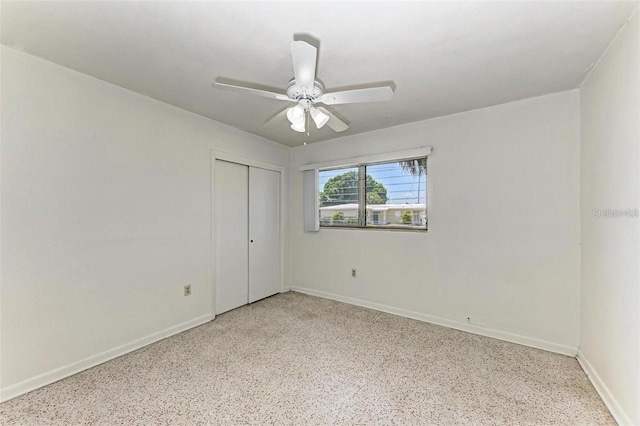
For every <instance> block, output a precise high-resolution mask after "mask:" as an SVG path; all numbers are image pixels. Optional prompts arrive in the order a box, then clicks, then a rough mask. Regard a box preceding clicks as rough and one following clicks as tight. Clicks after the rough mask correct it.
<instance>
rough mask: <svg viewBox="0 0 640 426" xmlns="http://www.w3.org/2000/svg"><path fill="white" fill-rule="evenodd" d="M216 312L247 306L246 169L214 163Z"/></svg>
mask: <svg viewBox="0 0 640 426" xmlns="http://www.w3.org/2000/svg"><path fill="white" fill-rule="evenodd" d="M214 173H215V175H214V184H215V200H214V210H215V223H214V226H215V228H214V230H215V244H216V247H215V249H216V259H215V305H216V306H215V311H216V314H221V313H223V312H226V311H229V310H231V309H234V308H237V307H239V306H243V305H246V304H247V303H249V246H248V239H249V167H248V166H244V165H240V164H235V163H229V162H227V161H221V160H216V162H215V166H214Z"/></svg>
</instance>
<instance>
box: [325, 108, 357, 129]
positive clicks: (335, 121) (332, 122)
mask: <svg viewBox="0 0 640 426" xmlns="http://www.w3.org/2000/svg"><path fill="white" fill-rule="evenodd" d="M318 109H319V110H320V111H322V112H324V113H325V114H327V115H328V116H329V121H327V126H329V127H330V128H332V129H333V130H334V131H335V132H338V133H340V132H344V131H345V130H347V129H348V128H349V125H348V124H347V123H345V122H344V121H342V120H340V119H339V118H338V117H336V116H335V115H334V114H333V113H332V112H330V111H329V110H328V109H326V108H323V107H318Z"/></svg>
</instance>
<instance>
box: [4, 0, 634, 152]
mask: <svg viewBox="0 0 640 426" xmlns="http://www.w3.org/2000/svg"><path fill="white" fill-rule="evenodd" d="M637 5H638V2H490V3H489V2H446V3H445V2H428V3H426V2H425V3H423V2H397V1H394V2H391V1H389V2H379V3H362V2H356V3H352V2H292V3H280V2H255V3H254V2H251V3H249V2H215V3H206V2H205V3H200V2H3V3H2V43H3V44H5V45H9V46H14V47H17V48H19V49H22V50H25V51H27V52H29V53H32V54H35V55H38V56H41V57H44V58H46V59H49V60H50V61H52V62H56V63H59V64H61V65H64V66H67V67H69V68H72V69H75V70H78V71H81V72H83V73H86V74H89V75H92V76H95V77H97V78H99V79H102V80H105V81H108V82H111V83H114V84H117V85H119V86H122V87H126V88H128V89H131V90H134V91H136V92H139V93H142V94H144V95H147V96H150V97H152V98H155V99H158V100H161V101H164V102H167V103H169V104H173V105H175V106H178V107H181V108H184V109H186V110H189V111H193V112H195V113H198V114H201V115H203V116H206V117H210V118H212V119H214V120H217V121H220V122H223V123H226V124H229V125H231V126H234V127H238V128H240V129H243V130H246V131H248V132H251V133H254V134H257V135H260V136H264V137H266V138H269V139H272V140H274V141H276V142H280V143H283V144H286V145H289V146H296V145H300V144H302V143H303V142H304V141H305V140H307V141H308V142H314V141H320V140H326V139H331V138H334V137H338V136H344V135H347V134H355V133H361V132H366V131H371V130H376V129H381V128H385V127H391V126H396V125H399V124H403V123H408V122H412V121H419V120H424V119H427V118H432V117H438V116H442V115H447V114H451V113H456V112H460V111H466V110H470V109H475V108H479V107H483V106H488V105H495V104H500V103H504V102H509V101H513V100H517V99H523V98H527V97H532V96H537V95H543V94H545V93H552V92H557V91H563V90H568V89H573V88H576V87H578V86H579V84H580V82H581V81H582V79H583V78H584V76H585V74H586V71H587V69H588V67H589V66H590V65H591V64H592V63H593V62H595V61H596V60H597V59H598V57H599V56H600V54H601V53H602V52H603V51H604V49H605V48H606V46H607V45H608V43H609V42H610V41H611V39H612V38H613V36H614V35H615V33H616V31H617V30H618V28H619V27H620V26H621V25H622V24H623V23H624V21H625V20H626V19H627V18H628V17H629V15H630V14H631V13H632V11H633V9H634V8H635V7H637ZM294 34H308V35H310V36H312V37H314V38H316V39H318V40H320V46H319V58H318V77H319V79H321V80H322V81H323V82H324V84H325V85H326V87H327V89H328V90H331V89H333V88H343V87H348V86H351V85H358V84H364V83H371V82H382V81H393V83H394V84H395V86H396V91H395V94H394V98H393V100H392V101H391V102H384V103H369V104H353V105H337V106H335V107H333V110H334V111H336V112H337V113H338V114H340V116H342V117H345V118H346V119H347V120H348V121H349V122H350V124H351V127H350V129H349V130H347V131H346V132H344V133H340V134H336V133H334V132H333V131H331V130H330V129H328V128H327V126H325V127H324V128H322V129H320V130H316V129H315V128H312V132H311V135H310V137H309V138H308V139H307V137H306V136H305V135H304V134H300V133H296V132H294V131H292V130H291V129H289V127H288V124H287V122H286V119H284V118H283V121H282V122H280V123H276V124H274V125H270V126H263V123H264V122H265V121H267V120H268V119H269V118H270V117H271V116H273V115H274V114H276V113H277V112H278V111H280V110H281V109H283V108H284V107H286V106H287V105H288V104H287V103H285V102H280V101H276V100H270V99H266V98H258V97H252V96H247V95H244V94H237V93H230V92H224V91H219V90H214V89H212V88H211V87H210V84H211V83H212V82H213V80H214V78H215V77H217V76H224V77H228V78H233V79H236V80H244V81H248V82H256V83H261V84H263V85H267V86H272V87H276V88H282V89H284V87H285V86H286V84H287V82H288V81H289V80H290V79H291V78H292V76H293V70H292V66H291V57H290V48H289V42H290V41H291V40H293V37H294Z"/></svg>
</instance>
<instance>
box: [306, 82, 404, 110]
mask: <svg viewBox="0 0 640 426" xmlns="http://www.w3.org/2000/svg"><path fill="white" fill-rule="evenodd" d="M392 97H393V89H392V88H391V86H381V87H370V88H367V89H354V90H344V91H342V92H333V93H325V94H324V95H322V97H321V98H320V99H319V100H318V102H322V103H323V104H327V105H337V104H354V103H358V102H380V101H389V100H391V98H392Z"/></svg>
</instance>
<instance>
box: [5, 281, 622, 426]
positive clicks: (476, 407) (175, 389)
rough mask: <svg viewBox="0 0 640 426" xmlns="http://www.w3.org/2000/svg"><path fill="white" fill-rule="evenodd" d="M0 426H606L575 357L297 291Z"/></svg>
mask: <svg viewBox="0 0 640 426" xmlns="http://www.w3.org/2000/svg"><path fill="white" fill-rule="evenodd" d="M0 424H2V425H14V424H20V425H22V424H24V425H40V424H42V425H44V424H55V425H76V424H100V425H117V424H144V425H152V424H154V425H155V424H180V425H182V424H295V425H302V424H421V425H424V424H437V425H452V424H474V425H484V424H492V425H495V424H510V425H512V424H545V425H547V424H566V425H578V424H593V425H607V424H611V425H615V423H614V421H613V419H612V418H611V416H610V415H609V413H608V411H607V410H606V408H605V406H604V405H603V403H602V401H601V400H600V399H599V397H598V395H597V394H596V392H595V390H594V389H593V387H592V386H591V384H590V383H589V381H588V380H587V377H586V376H585V374H584V373H583V372H582V370H581V369H580V367H579V365H578V363H577V362H576V360H575V359H573V358H570V357H566V356H562V355H556V354H552V353H548V352H544V351H541V350H536V349H531V348H527V347H524V346H519V345H516V344H511V343H506V342H502V341H499V340H494V339H490V338H486V337H482V336H476V335H473V334H469V333H464V332H460V331H456V330H451V329H448V328H444V327H438V326H434V325H430V324H426V323H422V322H418V321H413V320H410V319H406V318H402V317H397V316H394V315H389V314H385V313H381V312H376V311H372V310H368V309H363V308H359V307H355V306H351V305H347V304H343V303H339V302H334V301H330V300H325V299H320V298H315V297H311V296H306V295H302V294H299V293H293V292H290V293H286V294H281V295H277V296H274V297H271V298H268V299H265V300H263V301H260V302H257V303H255V304H253V305H250V306H245V307H243V308H239V309H236V310H234V311H231V312H228V313H226V314H223V315H220V316H218V317H217V318H216V320H215V321H213V322H210V323H207V324H205V325H202V326H200V327H197V328H195V329H192V330H189V331H187V332H184V333H181V334H179V335H176V336H174V337H171V338H168V339H165V340H163V341H161V342H158V343H155V344H153V345H150V346H147V347H145V348H143V349H140V350H138V351H135V352H132V353H130V354H128V355H125V356H122V357H120V358H117V359H115V360H113V361H110V362H107V363H105V364H102V365H99V366H97V367H95V368H92V369H90V370H87V371H84V372H82V373H80V374H77V375H75V376H72V377H70V378H68V379H65V380H62V381H60V382H57V383H54V384H52V385H49V386H47V387H45V388H42V389H39V390H37V391H34V392H31V393H29V394H26V395H23V396H21V397H19V398H16V399H13V400H10V401H8V402H5V403H4V404H1V405H0Z"/></svg>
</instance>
